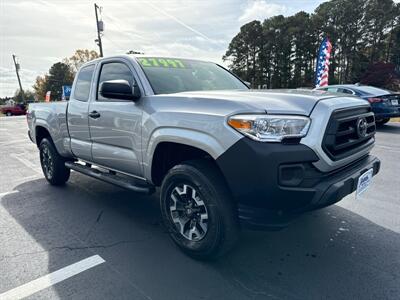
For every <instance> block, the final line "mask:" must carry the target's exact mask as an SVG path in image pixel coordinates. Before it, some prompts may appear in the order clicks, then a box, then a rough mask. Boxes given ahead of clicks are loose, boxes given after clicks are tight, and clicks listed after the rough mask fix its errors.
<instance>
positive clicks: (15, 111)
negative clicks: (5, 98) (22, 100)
mask: <svg viewBox="0 0 400 300" xmlns="http://www.w3.org/2000/svg"><path fill="white" fill-rule="evenodd" d="M0 111H1V112H2V113H3V114H5V115H6V116H7V117H9V116H20V115H25V114H26V107H25V105H23V104H16V105H14V106H3V107H2V108H1V109H0Z"/></svg>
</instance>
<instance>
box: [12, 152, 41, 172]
mask: <svg viewBox="0 0 400 300" xmlns="http://www.w3.org/2000/svg"><path fill="white" fill-rule="evenodd" d="M10 156H11V157H13V158H15V159H16V160H18V161H19V162H21V163H23V164H24V165H25V166H27V167H28V168H30V169H32V170H33V171H35V172H36V173H39V174H42V171H41V169H40V168H39V167H38V166H36V165H35V164H33V163H32V162H30V161H29V160H27V159H25V158H22V157H20V156H19V155H18V154H15V153H11V154H10Z"/></svg>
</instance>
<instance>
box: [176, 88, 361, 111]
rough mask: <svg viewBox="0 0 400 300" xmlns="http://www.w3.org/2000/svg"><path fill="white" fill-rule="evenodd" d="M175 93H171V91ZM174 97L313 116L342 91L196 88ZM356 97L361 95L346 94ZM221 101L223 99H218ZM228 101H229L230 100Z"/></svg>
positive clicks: (350, 98)
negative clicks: (196, 89)
mask: <svg viewBox="0 0 400 300" xmlns="http://www.w3.org/2000/svg"><path fill="white" fill-rule="evenodd" d="M169 96H171V94H169ZM173 96H174V97H177V98H179V97H185V98H193V99H197V100H203V101H207V100H210V101H215V100H220V101H227V102H230V104H232V102H235V103H237V104H240V105H241V108H242V110H243V111H246V110H247V111H248V112H258V111H266V112H267V113H271V114H292V115H306V116H308V115H310V114H311V112H312V110H313V108H314V107H315V105H316V103H317V102H319V101H322V100H324V99H330V98H335V97H340V95H339V94H333V93H328V92H325V91H318V90H315V91H314V90H228V91H196V92H182V93H176V94H173ZM345 97H346V98H349V101H351V100H352V99H359V98H358V97H353V96H347V95H346V96H345ZM218 102H219V101H218ZM226 104H228V103H226Z"/></svg>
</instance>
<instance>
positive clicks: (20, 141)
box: [0, 138, 29, 146]
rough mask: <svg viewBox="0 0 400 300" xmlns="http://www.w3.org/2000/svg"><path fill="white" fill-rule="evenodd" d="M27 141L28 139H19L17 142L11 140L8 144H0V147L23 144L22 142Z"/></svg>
mask: <svg viewBox="0 0 400 300" xmlns="http://www.w3.org/2000/svg"><path fill="white" fill-rule="evenodd" d="M27 141H29V139H28V138H25V139H19V140H13V141H9V142H0V146H3V145H5V146H8V145H12V144H18V143H23V142H27Z"/></svg>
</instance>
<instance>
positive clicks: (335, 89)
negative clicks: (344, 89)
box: [328, 87, 338, 93]
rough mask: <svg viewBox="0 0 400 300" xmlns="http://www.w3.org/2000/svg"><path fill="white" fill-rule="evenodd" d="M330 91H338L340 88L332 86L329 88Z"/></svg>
mask: <svg viewBox="0 0 400 300" xmlns="http://www.w3.org/2000/svg"><path fill="white" fill-rule="evenodd" d="M328 92H332V93H337V92H338V88H335V87H330V88H328Z"/></svg>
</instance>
